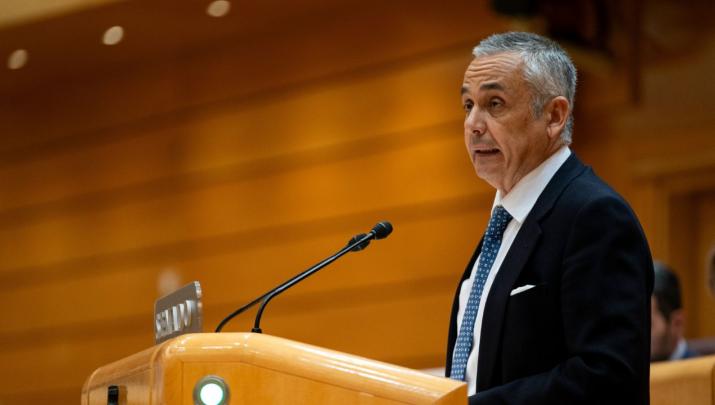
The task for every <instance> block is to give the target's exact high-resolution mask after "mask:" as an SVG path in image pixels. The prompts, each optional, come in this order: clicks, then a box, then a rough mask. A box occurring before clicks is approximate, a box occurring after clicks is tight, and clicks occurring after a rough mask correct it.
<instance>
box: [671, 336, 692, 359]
mask: <svg viewBox="0 0 715 405" xmlns="http://www.w3.org/2000/svg"><path fill="white" fill-rule="evenodd" d="M687 350H688V344H687V343H685V339H683V338H680V339H679V340H678V345H677V346H675V350H673V353H671V354H670V359H669V360H680V359H683V358H685V352H686V351H687Z"/></svg>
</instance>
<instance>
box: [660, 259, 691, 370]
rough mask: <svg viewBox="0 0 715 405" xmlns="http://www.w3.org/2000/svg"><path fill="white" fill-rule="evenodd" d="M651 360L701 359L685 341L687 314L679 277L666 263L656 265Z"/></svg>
mask: <svg viewBox="0 0 715 405" xmlns="http://www.w3.org/2000/svg"><path fill="white" fill-rule="evenodd" d="M653 270H654V275H655V277H654V281H653V296H652V297H651V312H650V319H651V329H650V360H651V361H665V360H669V361H673V360H684V359H690V358H693V357H697V356H698V352H696V351H695V350H693V349H691V348H690V347H689V346H688V342H687V341H686V340H685V311H684V310H683V302H682V299H681V294H680V281H678V276H677V275H676V274H675V272H673V270H671V269H670V267H668V266H667V265H666V264H665V263H662V262H659V261H656V262H654V263H653Z"/></svg>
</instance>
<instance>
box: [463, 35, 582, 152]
mask: <svg viewBox="0 0 715 405" xmlns="http://www.w3.org/2000/svg"><path fill="white" fill-rule="evenodd" d="M499 53H516V54H518V55H519V56H520V57H521V59H522V61H523V62H524V79H525V80H526V82H527V83H528V84H529V86H531V88H532V93H533V94H532V98H533V99H532V110H533V114H534V116H537V117H538V116H541V114H542V113H543V112H544V106H545V105H546V103H548V102H549V101H551V100H552V99H553V98H554V97H557V96H563V97H566V99H567V100H568V101H569V105H570V108H571V110H570V111H569V117H568V119H567V120H566V126H565V127H564V130H563V132H562V133H561V140H563V141H564V143H565V144H566V145H569V144H570V143H571V136H572V132H573V106H574V98H575V96H576V67H575V66H574V64H573V62H572V61H571V58H569V56H568V54H566V51H564V50H563V49H562V48H561V47H560V46H559V44H557V43H556V42H554V41H552V40H550V39H548V38H544V37H542V36H540V35H536V34H532V33H529V32H506V33H502V34H494V35H491V36H490V37H488V38H486V39H484V40H483V41H482V42H480V43H479V45H477V46H476V47H475V48H474V50H473V51H472V54H473V55H474V56H475V57H481V56H489V55H496V54H499Z"/></svg>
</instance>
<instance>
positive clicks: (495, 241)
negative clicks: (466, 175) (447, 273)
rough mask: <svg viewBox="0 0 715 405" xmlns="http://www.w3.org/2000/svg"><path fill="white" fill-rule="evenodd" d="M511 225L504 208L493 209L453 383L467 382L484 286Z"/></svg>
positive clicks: (454, 361) (459, 343)
mask: <svg viewBox="0 0 715 405" xmlns="http://www.w3.org/2000/svg"><path fill="white" fill-rule="evenodd" d="M509 221H511V215H509V213H508V212H506V210H505V209H504V207H502V206H501V205H497V206H496V207H494V212H493V213H492V217H491V219H489V226H488V227H487V232H486V233H485V234H484V243H483V244H482V252H481V256H480V258H479V265H478V266H477V274H476V276H475V277H474V282H473V283H472V290H471V291H470V292H469V300H467V307H466V308H465V310H464V317H463V318H462V324H461V326H460V328H459V335H458V336H457V343H456V344H455V345H454V353H453V354H452V370H450V373H449V377H450V378H452V379H454V380H459V381H465V374H466V371H467V360H468V359H469V353H471V351H472V343H473V342H474V322H475V321H476V320H477V312H479V303H480V302H481V298H482V291H483V290H484V283H485V282H486V281H487V277H488V276H489V271H490V270H491V268H492V265H493V264H494V259H496V257H497V252H499V247H500V246H501V239H502V236H503V235H504V230H505V229H506V226H507V225H508V224H509Z"/></svg>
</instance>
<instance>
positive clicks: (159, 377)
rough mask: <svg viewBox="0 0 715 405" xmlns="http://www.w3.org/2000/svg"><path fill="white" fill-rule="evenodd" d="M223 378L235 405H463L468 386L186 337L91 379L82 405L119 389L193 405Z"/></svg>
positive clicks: (236, 336) (226, 339)
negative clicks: (205, 382) (209, 382)
mask: <svg viewBox="0 0 715 405" xmlns="http://www.w3.org/2000/svg"><path fill="white" fill-rule="evenodd" d="M206 375H217V376H219V377H221V378H223V379H224V381H225V382H226V383H227V385H228V387H229V392H230V396H231V403H232V404H244V403H245V404H256V403H260V404H284V403H294V404H303V403H305V404H317V403H326V404H337V403H340V404H398V403H399V404H444V405H448V404H462V403H464V401H465V398H466V395H467V394H466V389H467V387H466V384H464V383H460V382H456V381H453V380H450V379H446V378H438V377H434V376H431V375H428V374H425V373H422V372H419V371H414V370H410V369H406V368H403V367H398V366H394V365H390V364H386V363H381V362H376V361H372V360H368V359H365V358H362V357H357V356H353V355H349V354H345V353H339V352H335V351H331V350H326V349H323V348H319V347H316V346H311V345H306V344H302V343H298V342H295V341H290V340H287V339H281V338H278V337H274V336H269V335H263V334H254V333H222V334H213V333H211V334H188V335H184V336H180V337H177V338H174V339H171V340H169V341H167V342H164V343H162V344H160V345H157V346H155V347H153V348H150V349H147V350H144V351H142V352H139V353H137V354H135V355H132V356H129V357H127V358H125V359H122V360H119V361H117V362H114V363H112V364H109V365H107V366H104V367H100V368H99V369H97V370H96V371H94V372H93V373H92V375H91V376H90V377H89V378H88V379H87V381H86V382H85V386H84V388H83V392H82V404H83V405H93V404H97V405H99V404H104V403H106V398H107V387H108V386H109V385H117V386H121V387H122V391H123V392H126V395H127V397H126V403H130V404H192V403H193V397H192V392H193V388H194V385H195V384H196V383H197V382H198V381H199V380H200V379H201V378H202V377H204V376H206ZM120 399H121V398H120Z"/></svg>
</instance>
